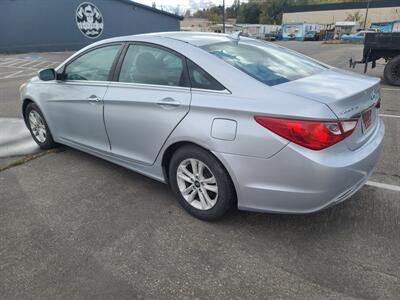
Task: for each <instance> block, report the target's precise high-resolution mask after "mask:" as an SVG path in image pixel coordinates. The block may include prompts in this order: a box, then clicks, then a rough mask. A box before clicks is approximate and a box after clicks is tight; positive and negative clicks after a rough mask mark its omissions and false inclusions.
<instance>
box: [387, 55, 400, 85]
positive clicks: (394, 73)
mask: <svg viewBox="0 0 400 300" xmlns="http://www.w3.org/2000/svg"><path fill="white" fill-rule="evenodd" d="M384 76H385V79H386V81H387V82H388V83H389V84H391V85H397V86H400V55H398V56H396V57H394V58H392V59H391V60H390V61H389V62H388V63H387V64H386V66H385V71H384Z"/></svg>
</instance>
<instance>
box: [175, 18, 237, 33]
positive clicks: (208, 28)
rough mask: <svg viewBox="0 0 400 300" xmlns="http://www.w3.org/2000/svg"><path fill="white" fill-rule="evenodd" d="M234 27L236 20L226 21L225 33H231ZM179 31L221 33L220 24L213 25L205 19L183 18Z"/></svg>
mask: <svg viewBox="0 0 400 300" xmlns="http://www.w3.org/2000/svg"><path fill="white" fill-rule="evenodd" d="M235 25H236V19H230V18H229V19H227V20H226V22H225V32H227V33H230V32H233V31H234V30H235ZM181 31H197V32H222V24H214V23H212V22H210V21H209V20H208V19H207V18H195V17H185V18H184V19H183V20H182V21H181Z"/></svg>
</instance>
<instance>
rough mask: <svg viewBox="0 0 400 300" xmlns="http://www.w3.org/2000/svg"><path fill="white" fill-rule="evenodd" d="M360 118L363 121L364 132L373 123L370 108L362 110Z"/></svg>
mask: <svg viewBox="0 0 400 300" xmlns="http://www.w3.org/2000/svg"><path fill="white" fill-rule="evenodd" d="M361 118H362V123H363V131H364V132H366V131H368V130H369V129H370V128H371V127H372V124H373V112H372V108H371V109H368V110H366V111H364V112H363V113H362V117H361Z"/></svg>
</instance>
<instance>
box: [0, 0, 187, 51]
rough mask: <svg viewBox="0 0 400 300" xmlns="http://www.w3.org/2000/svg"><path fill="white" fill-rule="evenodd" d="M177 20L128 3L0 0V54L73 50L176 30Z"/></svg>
mask: <svg viewBox="0 0 400 300" xmlns="http://www.w3.org/2000/svg"><path fill="white" fill-rule="evenodd" d="M180 20H181V17H179V16H177V15H174V14H171V13H168V12H165V11H161V10H158V9H155V8H153V7H149V6H146V5H143V4H139V3H136V2H133V1H130V0H89V1H85V0H35V1H32V0H1V1H0V52H29V51H64V50H76V49H79V48H82V47H84V46H86V45H88V44H91V43H93V42H95V41H97V40H101V39H106V38H110V37H114V36H122V35H132V34H138V33H148V32H159V31H176V30H179V29H180Z"/></svg>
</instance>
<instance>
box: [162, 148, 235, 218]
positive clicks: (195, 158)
mask: <svg viewBox="0 0 400 300" xmlns="http://www.w3.org/2000/svg"><path fill="white" fill-rule="evenodd" d="M169 181H170V185H171V188H172V191H173V192H174V193H175V195H176V197H177V199H178V201H179V203H180V204H181V206H182V207H183V208H184V209H185V210H187V211H188V212H189V213H190V214H192V215H193V216H195V217H196V218H199V219H202V220H206V221H215V220H218V219H220V218H222V216H224V215H225V214H226V213H227V212H228V211H229V210H230V209H231V208H233V207H234V204H235V200H236V196H235V190H234V186H233V184H232V181H231V179H230V177H229V174H228V172H227V171H226V170H225V168H224V166H223V165H222V164H221V162H220V161H219V160H218V159H217V158H216V157H215V156H214V155H212V154H211V153H210V152H208V151H206V150H204V149H202V148H200V147H196V146H192V145H190V146H185V147H182V148H180V149H178V150H177V151H176V152H175V153H174V155H173V156H172V158H171V161H170V165H169Z"/></svg>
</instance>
